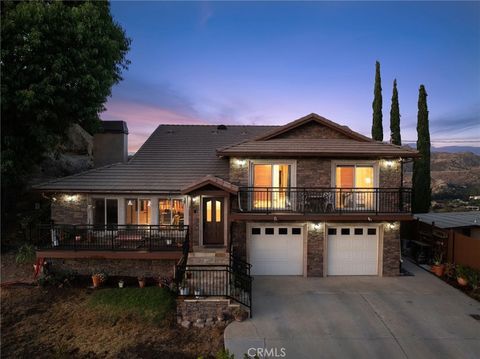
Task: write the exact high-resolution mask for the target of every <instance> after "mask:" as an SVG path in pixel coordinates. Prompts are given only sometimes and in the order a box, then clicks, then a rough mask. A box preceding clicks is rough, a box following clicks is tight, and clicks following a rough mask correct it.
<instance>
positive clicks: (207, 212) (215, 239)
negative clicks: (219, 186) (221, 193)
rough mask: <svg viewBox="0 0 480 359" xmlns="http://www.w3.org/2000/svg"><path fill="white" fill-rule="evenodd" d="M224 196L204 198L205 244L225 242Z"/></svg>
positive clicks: (221, 243)
mask: <svg viewBox="0 0 480 359" xmlns="http://www.w3.org/2000/svg"><path fill="white" fill-rule="evenodd" d="M223 203H224V201H223V198H222V197H208V198H204V199H203V244H204V245H223V244H224V237H223V236H224V229H225V226H224V222H223V221H224V218H223V213H224V208H223Z"/></svg>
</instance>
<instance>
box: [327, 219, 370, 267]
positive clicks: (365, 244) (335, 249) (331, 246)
mask: <svg viewBox="0 0 480 359" xmlns="http://www.w3.org/2000/svg"><path fill="white" fill-rule="evenodd" d="M341 228H345V227H338V228H337V231H336V232H337V234H336V235H328V243H327V249H328V250H327V252H328V253H327V261H328V265H327V273H328V275H377V274H378V236H377V235H367V228H364V230H363V232H362V233H363V234H354V233H355V231H354V230H353V227H352V228H351V230H350V231H349V234H344V235H342V234H341V230H340V229H341ZM355 228H359V227H355Z"/></svg>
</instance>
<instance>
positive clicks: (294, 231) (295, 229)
mask: <svg viewBox="0 0 480 359" xmlns="http://www.w3.org/2000/svg"><path fill="white" fill-rule="evenodd" d="M292 234H295V235H299V234H302V229H301V228H297V227H295V228H292Z"/></svg>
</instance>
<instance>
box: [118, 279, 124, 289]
mask: <svg viewBox="0 0 480 359" xmlns="http://www.w3.org/2000/svg"><path fill="white" fill-rule="evenodd" d="M123 285H124V282H123V280H120V281H118V288H123Z"/></svg>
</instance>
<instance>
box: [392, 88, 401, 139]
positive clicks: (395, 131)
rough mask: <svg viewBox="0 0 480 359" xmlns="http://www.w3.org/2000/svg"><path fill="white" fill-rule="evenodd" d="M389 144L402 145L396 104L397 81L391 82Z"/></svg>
mask: <svg viewBox="0 0 480 359" xmlns="http://www.w3.org/2000/svg"><path fill="white" fill-rule="evenodd" d="M390 142H391V143H393V144H394V145H398V146H401V145H402V136H401V135H400V106H399V104H398V90H397V79H395V80H393V94H392V107H391V108H390Z"/></svg>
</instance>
